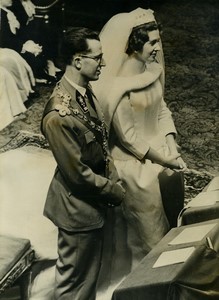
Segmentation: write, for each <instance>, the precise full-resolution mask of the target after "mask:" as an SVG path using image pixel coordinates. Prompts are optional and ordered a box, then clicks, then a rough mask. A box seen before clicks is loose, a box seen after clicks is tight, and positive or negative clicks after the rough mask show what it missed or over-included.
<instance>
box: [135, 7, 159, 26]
mask: <svg viewBox="0 0 219 300" xmlns="http://www.w3.org/2000/svg"><path fill="white" fill-rule="evenodd" d="M131 14H134V17H135V24H134V27H137V26H140V25H142V24H146V23H150V22H155V18H154V11H153V10H151V9H143V8H140V7H139V8H137V9H135V10H134V11H132V12H131Z"/></svg>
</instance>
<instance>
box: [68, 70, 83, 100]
mask: <svg viewBox="0 0 219 300" xmlns="http://www.w3.org/2000/svg"><path fill="white" fill-rule="evenodd" d="M64 78H65V79H66V80H67V81H68V83H69V84H70V85H72V86H73V87H74V88H75V89H76V90H77V91H78V92H79V93H80V94H81V96H83V97H84V96H85V93H86V89H85V88H84V87H83V86H80V85H78V84H77V83H75V82H74V81H72V80H71V79H69V78H68V77H67V76H66V75H64Z"/></svg>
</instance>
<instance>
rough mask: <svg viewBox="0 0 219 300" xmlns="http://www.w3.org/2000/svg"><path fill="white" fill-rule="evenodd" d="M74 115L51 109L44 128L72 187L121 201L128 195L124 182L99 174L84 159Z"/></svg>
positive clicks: (44, 122)
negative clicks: (122, 183) (74, 127)
mask: <svg viewBox="0 0 219 300" xmlns="http://www.w3.org/2000/svg"><path fill="white" fill-rule="evenodd" d="M51 114H53V115H51ZM70 118H71V117H69V116H66V117H60V116H59V115H58V114H57V112H50V113H49V114H47V115H46V116H45V117H44V120H43V132H44V134H45V136H46V138H47V139H48V142H49V145H50V147H51V150H52V152H53V155H54V157H55V159H56V162H57V164H58V167H59V169H60V171H61V173H62V175H63V176H64V178H65V179H66V182H67V183H68V185H69V187H70V188H71V189H72V191H77V192H79V193H80V191H81V192H83V194H85V193H88V195H89V193H92V195H93V196H94V197H95V196H97V197H98V199H99V198H100V196H103V199H104V200H106V202H107V201H108V202H110V201H117V200H118V201H120V200H121V199H122V198H123V197H124V190H123V188H122V187H121V185H119V184H117V183H115V182H113V181H112V180H109V179H107V178H105V177H103V176H100V175H98V174H95V173H94V172H93V171H92V170H91V168H89V166H87V165H86V164H84V163H83V162H82V157H81V148H80V144H79V142H78V138H77V134H76V133H75V132H74V131H73V129H72V127H73V124H72V118H71V119H70ZM70 120H71V122H70Z"/></svg>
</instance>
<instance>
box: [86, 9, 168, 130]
mask: <svg viewBox="0 0 219 300" xmlns="http://www.w3.org/2000/svg"><path fill="white" fill-rule="evenodd" d="M152 21H155V22H156V20H155V18H154V14H153V11H152V10H151V9H147V10H145V9H142V8H137V9H135V10H133V11H131V12H129V13H119V14H117V15H115V16H113V17H112V18H111V19H110V20H109V21H108V22H107V23H106V24H105V26H104V27H103V29H102V31H101V32H100V41H101V44H102V51H103V58H104V60H105V63H106V66H105V67H103V69H102V71H101V75H100V79H99V80H98V81H96V82H92V87H93V90H94V93H95V95H96V96H97V99H98V100H99V101H100V102H101V106H102V108H103V111H104V114H105V119H106V124H107V125H108V126H110V123H111V120H112V116H113V114H114V112H115V109H116V107H117V105H118V103H119V100H120V99H121V97H122V95H123V94H124V93H126V92H127V91H130V90H135V89H140V88H143V87H144V86H145V78H144V76H143V75H142V76H140V77H139V76H136V78H132V79H133V80H131V81H130V80H128V78H127V77H117V75H118V74H119V71H120V69H121V67H122V65H123V63H124V61H125V60H126V59H127V54H126V53H125V52H126V48H127V44H128V39H129V36H130V34H131V32H132V29H133V27H135V26H138V25H141V24H145V23H149V22H152ZM161 49H162V47H161ZM158 60H159V62H160V63H161V64H162V65H164V60H163V52H162V50H161V51H160V53H159V57H158ZM163 73H164V72H163ZM163 82H164V80H163Z"/></svg>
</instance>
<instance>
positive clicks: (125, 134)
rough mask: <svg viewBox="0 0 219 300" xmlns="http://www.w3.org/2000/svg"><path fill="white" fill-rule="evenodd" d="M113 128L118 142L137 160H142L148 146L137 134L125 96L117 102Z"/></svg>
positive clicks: (128, 102) (129, 105)
mask: <svg viewBox="0 0 219 300" xmlns="http://www.w3.org/2000/svg"><path fill="white" fill-rule="evenodd" d="M113 128H114V130H115V133H116V135H117V138H118V139H119V142H120V143H121V145H122V146H123V147H125V149H126V150H127V151H128V152H130V153H132V154H133V155H134V156H135V157H137V158H138V159H140V160H141V159H143V158H144V156H145V154H146V153H147V152H148V150H149V145H148V144H147V143H145V141H144V140H143V139H142V138H141V137H140V136H139V135H138V134H137V130H136V128H135V119H134V115H133V112H132V108H131V104H130V101H129V99H128V97H127V96H124V97H123V98H122V100H121V101H120V102H119V104H118V106H117V109H116V111H115V114H114V116H113Z"/></svg>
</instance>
